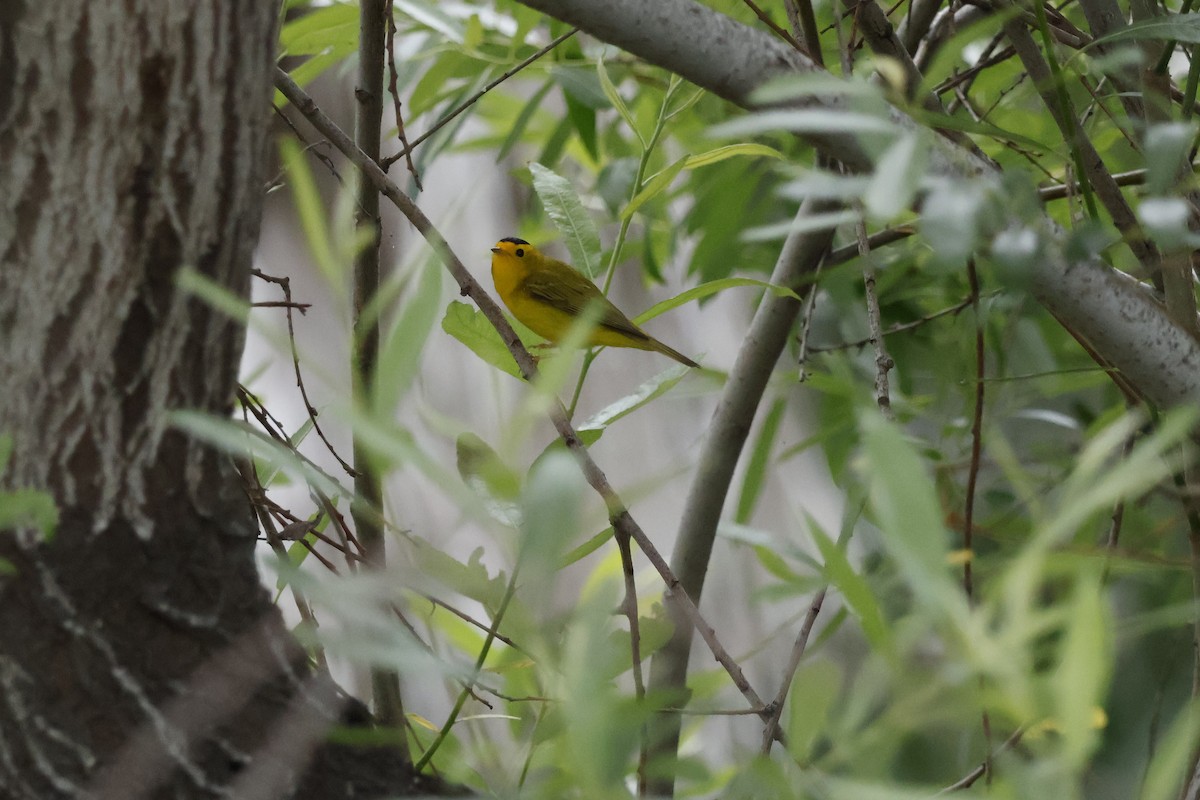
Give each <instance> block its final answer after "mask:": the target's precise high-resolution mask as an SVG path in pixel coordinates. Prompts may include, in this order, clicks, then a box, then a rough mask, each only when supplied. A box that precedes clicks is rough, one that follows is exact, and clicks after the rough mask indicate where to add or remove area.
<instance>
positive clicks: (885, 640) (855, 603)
mask: <svg viewBox="0 0 1200 800" xmlns="http://www.w3.org/2000/svg"><path fill="white" fill-rule="evenodd" d="M808 526H809V529H810V530H811V531H812V537H813V540H814V541H816V543H817V549H818V550H820V551H821V558H823V559H824V560H825V569H824V572H825V577H826V578H828V580H829V582H830V583H831V584H832V585H833V586H834V587H835V588H837V590H838V591H839V592H841V593H842V597H844V598H845V599H846V603H847V605H849V606H850V609H851V610H852V611H853V612H854V615H855V616H856V617H858V621H859V624H861V625H862V630H863V635H865V636H866V637H867V641H869V642H870V643H871V646H872V649H874V650H875V651H877V652H882V653H890V652H891V650H892V638H891V632H890V631H889V630H888V627H887V623H886V622H885V621H884V618H883V612H882V611H881V610H880V605H879V601H878V600H877V599H876V598H875V593H874V592H872V591H871V585H870V584H869V583H867V581H866V580H865V579H864V578H863V577H862V576H861V575H859V574H858V573H857V572H855V571H854V567H852V566H850V561H849V559H847V558H846V554H845V552H843V551H842V548H841V547H839V546H838V545H837V544H836V543H834V541H833V540H832V539H830V538H829V536H827V535H826V534H825V532H824V531H823V530H821V526H820V525H818V524H817V522H816V520H814V519H812V518H811V517H809V519H808Z"/></svg>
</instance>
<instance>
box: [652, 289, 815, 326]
mask: <svg viewBox="0 0 1200 800" xmlns="http://www.w3.org/2000/svg"><path fill="white" fill-rule="evenodd" d="M739 286H755V287H758V288H760V289H766V290H767V291H768V292H770V293H771V294H773V295H775V296H777V297H791V298H792V299H794V300H799V299H800V295H798V294H796V293H795V292H793V291H792V290H791V289H789V288H787V287H786V286H776V285H775V284H773V283H768V282H766V281H760V280H755V279H754V278H719V279H718V280H715V281H709V282H707V283H702V284H700V285H699V286H693V287H692V288H691V289H688V290H686V291H683V292H680V293H679V294H677V295H675V296H674V297H672V298H671V299H669V300H663V301H662V302H660V303H655V304H654V305H652V306H650V308H648V309H646V310H645V311H643V312H642V313H641V314H638V315H637V316H636V317H634V318H633V321H634V322H636V323H637V324H638V325H641V324H642V323H643V322H646V321H648V320H652V319H654V318H655V317H657V316H659V315H660V314H665V313H666V312H668V311H670V310H671V309H673V308H679V307H680V306H682V305H684V304H686V303H690V302H691V301H693V300H699V299H701V298H703V297H708V296H709V295H714V294H716V293H717V292H723V291H725V290H726V289H734V288H737V287H739Z"/></svg>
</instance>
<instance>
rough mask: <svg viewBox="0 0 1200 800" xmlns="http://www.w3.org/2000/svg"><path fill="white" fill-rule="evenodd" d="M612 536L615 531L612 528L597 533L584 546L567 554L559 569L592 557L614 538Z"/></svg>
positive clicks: (559, 564) (559, 563) (560, 562)
mask: <svg viewBox="0 0 1200 800" xmlns="http://www.w3.org/2000/svg"><path fill="white" fill-rule="evenodd" d="M612 535H613V529H612V528H611V527H608V528H605V529H604V530H602V531H600V532H599V533H597V534H596V535H595V536H593V537H592V538H590V539H588V540H587V541H586V542H584V543H583V544H581V545H579V546H578V547H576V548H574V549H573V550H571V551H570V552H568V553H566V554H565V555H564V556H563V557H562V559H561V560H560V561H559V562H558V566H559V568H560V569H561V568H563V567H569V566H571V565H572V564H574V563H575V562H576V561H581V560H583V559H584V558H586V557H587V556H590V555H591V554H592V553H594V552H596V551H597V550H599V549H600V548H601V547H603V546H604V543H605V542H607V541H608V540H609V539H611V538H612Z"/></svg>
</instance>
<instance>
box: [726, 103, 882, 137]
mask: <svg viewBox="0 0 1200 800" xmlns="http://www.w3.org/2000/svg"><path fill="white" fill-rule="evenodd" d="M772 131H789V132H791V133H837V134H853V133H896V132H897V131H898V129H897V127H896V124H895V123H894V122H892V121H891V120H889V119H887V118H886V117H882V116H876V115H874V114H865V113H863V112H860V111H841V110H833V109H817V108H805V109H797V110H785V111H761V112H758V113H756V114H748V115H747V116H744V117H739V118H737V119H733V120H730V121H729V122H723V123H721V124H720V125H716V126H714V127H713V129H712V135H713V136H718V137H723V136H730V137H738V138H741V137H744V136H757V135H759V134H763V133H771V132H772Z"/></svg>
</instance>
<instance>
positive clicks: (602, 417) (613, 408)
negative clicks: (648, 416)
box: [579, 365, 688, 433]
mask: <svg viewBox="0 0 1200 800" xmlns="http://www.w3.org/2000/svg"><path fill="white" fill-rule="evenodd" d="M687 373H688V368H687V367H685V366H682V365H678V366H671V367H668V368H667V369H666V370H664V371H663V372H660V373H659V374H658V375H655V376H654V377H653V378H651V379H650V380H648V381H646V382H645V383H643V384H642V385H641V386H639V387H638V388H637V389H635V390H634V391H633V392H631V393H630V394H627V395H625V396H624V397H622V398H621V399H620V400H617V401H616V402H615V403H611V404H610V405H608V406H607V407H605V408H603V409H601V410H600V411H597V412H596V413H595V414H593V415H592V416H591V417H589V418H588V419H587V420H586V421H584V422H583V423H581V424H580V425H579V432H580V433H582V432H583V431H602V430H604V429H605V428H607V427H608V426H609V425H612V424H613V423H614V422H616V421H617V420H619V419H620V418H621V417H624V416H628V415H629V414H632V413H633V412H634V411H637V410H638V409H639V408H641V407H642V406H645V405H646V404H648V403H650V402H651V401H652V400H654V399H655V398H657V397H661V396H662V395H664V394H666V393H667V392H669V391H670V390H671V388H672V387H674V386H675V384H677V383H679V381H681V380H682V379H683V376H684V375H686V374H687Z"/></svg>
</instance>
